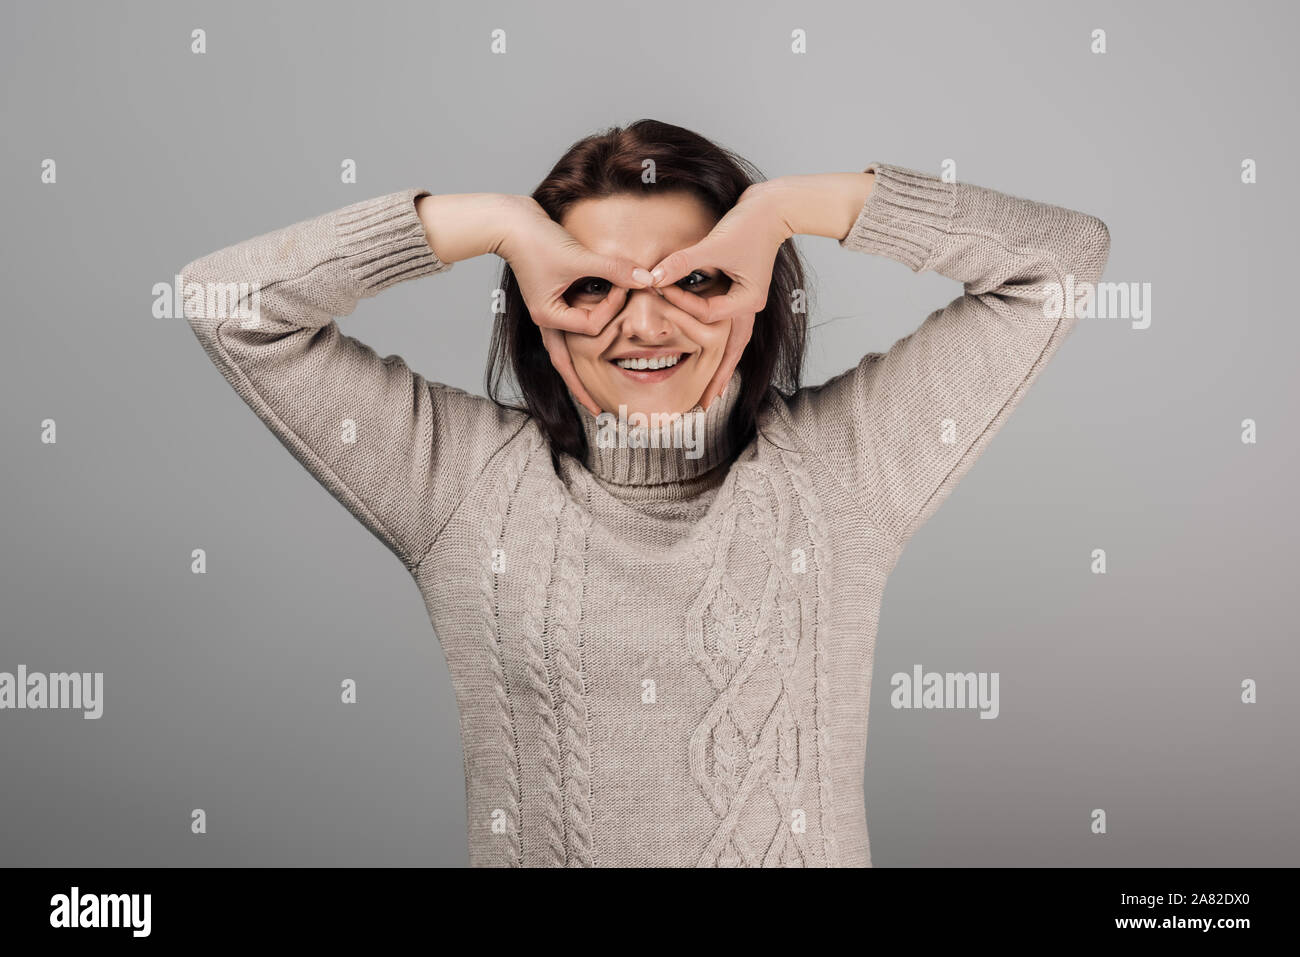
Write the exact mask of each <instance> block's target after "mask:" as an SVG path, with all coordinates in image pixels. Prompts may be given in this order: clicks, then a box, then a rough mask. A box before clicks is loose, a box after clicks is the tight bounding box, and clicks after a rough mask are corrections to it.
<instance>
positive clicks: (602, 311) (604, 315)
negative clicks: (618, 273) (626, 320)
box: [587, 286, 628, 336]
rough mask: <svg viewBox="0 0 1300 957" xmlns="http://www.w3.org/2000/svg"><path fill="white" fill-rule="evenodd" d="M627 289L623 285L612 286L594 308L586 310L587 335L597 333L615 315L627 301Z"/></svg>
mask: <svg viewBox="0 0 1300 957" xmlns="http://www.w3.org/2000/svg"><path fill="white" fill-rule="evenodd" d="M627 294H628V289H627V287H625V286H613V287H612V288H611V289H610V290H609V292H608V293H607V294H606V295H605V298H604V299H602V300H601V301H600V304H599V305H598V306H596V308H595V309H590V310H587V313H588V319H587V335H591V336H596V335H599V334H600V332H601V330H602V329H604V328H605V326H607V325H608V324H609V321H610V320H611V319H613V318H614V317H615V316H617V315H618V314H619V313H620V312H621V311H622V310H623V306H624V304H625V303H626V302H627Z"/></svg>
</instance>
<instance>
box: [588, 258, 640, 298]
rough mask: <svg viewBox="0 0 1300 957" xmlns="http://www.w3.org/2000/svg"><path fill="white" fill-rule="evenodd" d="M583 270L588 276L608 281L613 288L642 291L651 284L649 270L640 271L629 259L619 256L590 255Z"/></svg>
mask: <svg viewBox="0 0 1300 957" xmlns="http://www.w3.org/2000/svg"><path fill="white" fill-rule="evenodd" d="M583 270H584V271H585V272H587V273H588V274H589V275H592V276H598V277H600V278H601V279H608V280H609V281H610V282H611V283H613V284H614V285H615V286H622V287H623V288H625V289H644V288H645V287H647V286H649V285H650V284H651V283H652V282H653V277H652V276H651V275H650V272H649V270H647V269H642V268H641V267H640V266H638V265H637V264H636V263H634V262H632V260H630V259H624V258H623V257H621V256H600V255H597V254H596V253H590V254H589V255H588V257H587V258H586V259H585V260H584V262H583Z"/></svg>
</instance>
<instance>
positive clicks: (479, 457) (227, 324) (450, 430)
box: [181, 189, 525, 569]
mask: <svg viewBox="0 0 1300 957" xmlns="http://www.w3.org/2000/svg"><path fill="white" fill-rule="evenodd" d="M422 195H425V191H422V190H415V189H409V190H404V191H402V192H399V193H392V194H389V195H387V196H382V197H379V198H376V199H370V200H366V201H364V202H360V203H356V204H354V205H351V206H347V207H345V208H343V209H340V210H336V211H334V212H332V213H327V214H325V215H323V216H318V217H316V218H314V219H309V220H305V221H303V222H300V223H297V224H295V225H292V226H288V227H285V228H283V229H279V230H276V231H274V232H270V233H267V234H265V235H262V236H257V237H255V238H253V239H249V240H246V241H244V242H241V243H237V244H236V245H233V246H229V247H227V248H225V249H221V250H219V251H217V252H214V253H211V254H209V255H207V256H203V257H202V258H200V259H196V260H195V261H194V262H192V263H190V264H189V265H188V266H186V267H185V268H184V269H183V270H182V271H181V284H182V287H183V295H184V299H185V317H186V319H187V320H188V322H189V324H190V327H191V328H192V329H193V330H194V333H195V335H197V336H198V339H199V342H200V343H202V345H203V348H204V350H205V351H206V352H207V354H208V356H209V357H210V358H211V360H212V362H213V363H214V364H215V365H216V367H217V368H218V369H219V370H220V371H221V374H222V375H223V376H225V378H226V380H227V381H228V382H229V383H230V385H231V386H232V387H233V388H234V390H235V392H236V393H238V395H239V396H240V398H242V399H243V400H244V401H245V402H246V403H247V404H248V405H249V406H250V407H251V408H252V410H253V411H254V412H255V413H256V414H257V416H258V417H259V418H260V419H261V420H262V422H263V423H265V424H266V426H267V427H268V428H269V429H270V430H271V431H272V432H273V433H274V434H275V436H276V437H277V438H278V439H279V440H280V442H281V443H283V444H284V445H285V447H286V448H288V450H289V451H290V452H292V453H293V455H294V456H295V457H296V458H297V459H298V461H299V462H301V463H302V465H303V466H305V467H306V468H307V470H308V471H309V472H310V473H311V474H312V475H313V476H314V477H315V478H316V479H317V480H318V481H319V482H320V483H321V484H322V485H324V486H325V488H326V489H327V490H328V491H329V492H330V493H331V494H332V495H333V496H334V497H335V498H337V499H338V500H339V501H340V502H341V503H342V504H343V505H344V506H345V507H347V509H348V510H349V511H351V512H352V514H353V515H355V516H356V517H357V518H358V519H359V520H360V521H361V522H362V524H364V525H365V527H366V528H368V529H369V530H370V531H371V532H372V533H373V534H374V535H376V536H377V537H378V538H379V539H380V541H382V542H383V543H384V544H385V545H387V546H388V547H389V549H391V550H392V551H393V552H394V553H395V554H396V555H397V556H398V558H400V559H401V560H402V562H403V564H404V565H406V567H407V568H408V569H414V568H415V566H416V565H418V564H419V562H420V560H421V559H422V558H423V556H424V555H425V553H426V552H427V551H428V550H429V549H430V548H431V547H432V545H433V543H434V541H435V540H436V538H437V536H438V533H439V532H440V531H441V530H442V527H443V525H444V524H445V523H446V522H447V520H448V519H449V518H450V517H451V514H452V512H453V511H454V510H455V508H456V506H457V505H458V504H459V502H460V501H461V499H462V498H463V497H464V496H465V494H466V493H467V492H468V490H469V488H470V486H471V485H472V483H473V481H474V479H475V478H476V477H477V475H478V474H479V473H480V472H481V471H482V469H483V467H484V466H485V465H486V463H487V461H488V460H489V459H490V458H491V456H492V455H493V454H494V453H495V452H496V451H498V450H499V449H500V448H501V447H502V446H503V445H504V444H505V443H506V442H507V441H508V440H509V438H510V437H511V436H512V435H513V434H515V433H516V432H517V431H518V430H519V429H520V428H521V427H522V425H523V423H524V421H525V417H524V416H523V414H522V413H518V412H512V411H510V410H506V409H502V408H501V407H499V406H498V405H497V404H496V403H494V402H492V401H490V400H488V399H486V398H482V397H479V396H473V395H470V394H468V393H466V392H463V391H461V390H459V389H455V388H452V387H450V386H445V385H441V384H438V383H432V382H427V381H425V380H424V379H423V378H422V377H421V376H419V375H416V374H415V373H413V372H411V370H410V369H408V368H407V365H406V363H405V362H404V361H403V360H402V359H401V358H400V357H398V356H386V357H383V358H381V357H380V356H379V355H377V354H376V353H375V351H374V350H373V349H371V348H370V347H369V346H366V345H365V344H363V343H361V342H358V341H357V340H356V339H353V338H351V337H350V336H346V335H343V334H342V333H341V332H340V331H339V327H338V323H337V321H336V319H337V318H338V317H341V316H347V315H349V314H350V313H351V312H352V311H353V309H354V308H355V307H356V305H357V304H358V302H359V301H360V300H361V299H363V298H367V297H370V296H374V295H376V294H378V293H379V292H381V291H382V290H384V289H387V288H388V287H389V286H392V285H394V284H396V283H399V282H402V281H403V280H407V279H415V278H417V277H420V276H428V275H433V274H436V273H441V272H445V271H447V270H449V269H451V267H452V264H451V263H444V262H442V261H441V260H439V259H438V258H437V256H436V255H435V254H434V252H433V250H432V248H431V247H430V246H429V244H428V240H427V238H426V236H425V231H424V226H423V224H422V223H421V221H420V218H419V216H418V215H417V213H416V211H415V200H416V199H417V198H418V197H420V196H422Z"/></svg>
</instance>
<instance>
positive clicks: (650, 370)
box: [609, 352, 694, 382]
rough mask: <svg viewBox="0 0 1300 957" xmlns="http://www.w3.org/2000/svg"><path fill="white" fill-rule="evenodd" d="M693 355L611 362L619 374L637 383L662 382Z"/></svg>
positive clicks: (639, 357)
mask: <svg viewBox="0 0 1300 957" xmlns="http://www.w3.org/2000/svg"><path fill="white" fill-rule="evenodd" d="M693 354H694V353H690V352H676V353H668V354H665V355H658V356H644V357H643V356H638V357H635V358H625V359H610V360H609V362H610V364H611V365H613V366H614V367H616V368H617V369H618V371H619V372H621V373H623V374H624V375H625V376H627V377H628V378H630V379H634V380H635V381H637V382H662V381H663V380H664V379H667V378H668V377H669V376H670V375H672V374H673V373H674V372H676V371H677V370H678V369H680V368H681V367H682V366H684V365H685V364H686V363H687V362H689V361H690V358H691V356H692V355H693Z"/></svg>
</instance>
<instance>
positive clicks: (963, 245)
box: [773, 164, 1110, 545]
mask: <svg viewBox="0 0 1300 957" xmlns="http://www.w3.org/2000/svg"><path fill="white" fill-rule="evenodd" d="M866 173H867V174H872V175H871V176H870V180H871V182H870V183H869V184H868V183H867V181H866V178H865V176H864V174H863V173H846V174H828V176H827V177H825V178H821V179H822V185H821V186H820V187H818V186H817V185H816V183H815V180H817V179H819V177H793V178H791V180H790V182H789V183H787V185H791V184H792V188H790V189H788V190H786V191H785V193H784V195H785V196H786V197H787V201H786V205H785V209H786V213H785V215H786V216H787V217H788V220H789V223H790V227H791V229H792V231H794V232H812V233H815V234H818V235H828V236H832V237H834V238H837V239H839V241H840V245H841V246H842V247H844V248H845V249H851V250H856V251H860V252H868V253H877V254H880V255H883V256H888V257H889V258H891V259H895V260H897V261H898V262H901V263H903V264H905V265H906V266H908V267H909V268H910V269H912V270H913V271H914V272H920V271H922V270H927V269H932V270H934V271H935V272H937V273H939V274H940V275H943V276H947V277H949V278H950V279H955V280H957V281H958V282H960V283H962V284H963V285H964V287H965V293H964V295H962V296H960V297H958V298H956V299H954V300H953V301H952V302H950V303H949V304H948V305H947V306H945V307H944V308H942V309H939V310H937V311H936V312H934V313H932V314H931V315H930V316H929V317H928V318H927V319H926V320H925V321H924V322H923V323H922V324H921V326H920V327H919V328H918V329H917V330H916V331H915V332H913V333H912V334H911V335H908V336H906V337H904V338H902V339H900V340H899V341H898V342H896V343H894V345H893V346H892V347H891V348H890V350H889V351H888V352H887V353H885V354H883V355H882V354H879V353H872V354H869V355H867V356H865V357H863V359H862V360H861V361H860V362H859V363H858V364H857V366H856V367H855V368H853V369H851V370H849V371H848V372H845V373H843V374H841V375H839V376H836V377H835V378H833V379H831V380H830V381H828V382H827V383H825V384H824V385H822V386H818V387H814V388H807V389H802V390H800V391H799V392H798V393H796V394H795V396H794V397H793V398H792V399H791V401H790V411H791V414H792V416H793V419H794V422H795V424H796V429H797V431H798V432H800V433H801V435H802V436H803V438H804V440H805V441H806V442H807V443H808V444H809V446H811V447H813V448H816V449H820V450H822V452H823V453H824V454H825V456H826V457H827V458H828V459H829V464H830V466H831V471H832V473H833V474H835V475H837V476H839V477H841V481H842V482H844V484H845V486H846V490H847V491H848V492H849V493H850V494H851V495H853V496H854V497H856V499H857V501H858V502H859V503H860V504H861V505H862V507H863V508H864V509H865V510H866V511H867V513H868V516H869V517H870V518H871V519H872V520H873V521H874V522H875V523H877V524H878V525H880V526H882V527H883V528H884V529H886V530H887V531H888V532H889V533H890V534H891V535H892V536H894V538H895V539H896V541H897V542H898V543H899V544H900V545H901V544H902V543H903V542H905V541H906V540H907V539H908V538H910V537H911V535H912V534H913V532H915V531H916V529H917V528H919V527H920V526H921V524H923V523H924V522H925V521H926V520H927V519H928V518H929V517H930V516H931V515H932V514H933V513H934V511H935V510H936V509H937V508H938V507H939V505H940V504H941V503H942V502H943V500H944V499H945V498H946V497H947V495H948V493H949V492H950V491H951V490H952V488H953V487H954V486H955V485H956V483H957V482H958V481H959V480H960V479H961V477H962V476H963V475H964V474H965V473H966V472H967V470H968V469H969V468H970V466H971V465H972V464H973V462H974V461H975V459H976V458H978V457H979V455H980V453H981V452H982V451H983V450H984V448H985V446H986V445H987V444H988V442H989V440H990V439H991V438H992V437H993V435H994V434H995V433H996V432H997V431H998V429H999V428H1001V426H1002V425H1003V423H1004V422H1005V421H1006V419H1007V417H1008V415H1009V414H1010V413H1011V411H1012V409H1014V408H1015V407H1016V405H1017V404H1018V403H1019V401H1020V399H1021V397H1022V396H1023V395H1024V393H1025V391H1026V390H1027V389H1028V388H1029V386H1030V384H1031V383H1032V382H1033V381H1034V379H1035V378H1036V377H1037V376H1038V374H1039V372H1040V371H1041V370H1042V368H1043V365H1044V364H1045V363H1046V362H1047V361H1048V359H1050V358H1051V357H1052V355H1053V354H1054V353H1055V352H1056V350H1057V348H1058V347H1059V346H1060V344H1061V341H1062V339H1064V337H1065V336H1066V335H1067V334H1068V332H1069V331H1070V329H1071V327H1072V326H1073V323H1074V320H1073V318H1071V317H1072V311H1065V312H1064V313H1063V314H1062V316H1061V317H1060V318H1053V317H1051V315H1049V313H1050V312H1051V310H1045V309H1044V304H1045V302H1046V301H1047V300H1048V299H1049V297H1050V295H1051V293H1050V290H1051V284H1053V283H1059V284H1060V287H1066V276H1073V277H1074V278H1073V282H1074V285H1075V287H1079V286H1080V284H1082V283H1095V282H1096V281H1097V280H1098V279H1099V278H1100V276H1101V273H1102V269H1103V267H1104V266H1105V263H1106V258H1107V255H1108V253H1109V249H1110V235H1109V233H1108V231H1107V229H1106V225H1105V224H1104V223H1103V222H1102V221H1101V220H1099V219H1097V218H1096V217H1094V216H1089V215H1086V214H1084V213H1079V212H1074V211H1073V210H1069V209H1063V208H1061V207H1058V206H1050V205H1047V204H1044V203H1035V202H1031V201H1029V200H1024V199H1017V198H1014V197H1012V196H1008V195H1005V194H1003V193H998V192H995V191H993V190H990V189H984V188H981V187H978V186H971V185H967V184H956V183H945V182H943V181H942V180H940V179H938V178H937V177H934V176H929V175H927V174H923V173H917V172H914V171H911V170H906V169H902V168H900V167H895V166H886V165H881V164H875V165H873V166H871V167H869V168H868V170H867V171H866ZM775 182H777V181H774V183H775ZM855 184H856V185H855ZM855 190H856V191H857V192H855ZM773 192H774V193H775V194H777V195H778V196H779V195H782V190H781V188H780V187H775V188H774V190H773ZM818 193H819V194H820V197H821V199H820V200H819V201H814V200H813V198H812V197H813V196H814V195H817V194H818ZM775 201H776V202H781V201H780V200H775ZM855 204H856V209H857V215H856V216H855V217H854V218H853V219H851V220H849V219H847V216H846V213H845V210H848V211H849V215H852V210H853V209H854V208H855ZM846 222H848V223H850V225H848V227H847V231H843V230H845V223H846ZM1058 288H1059V287H1058ZM1058 311H1059V310H1058Z"/></svg>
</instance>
